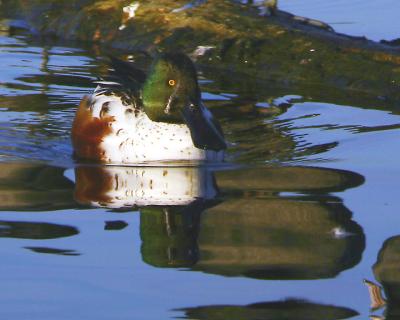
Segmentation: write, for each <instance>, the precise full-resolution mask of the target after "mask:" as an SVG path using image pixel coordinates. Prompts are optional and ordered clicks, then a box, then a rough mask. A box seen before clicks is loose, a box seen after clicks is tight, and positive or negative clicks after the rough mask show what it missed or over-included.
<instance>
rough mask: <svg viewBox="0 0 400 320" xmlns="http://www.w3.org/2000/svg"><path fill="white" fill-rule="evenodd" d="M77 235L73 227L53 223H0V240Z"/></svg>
mask: <svg viewBox="0 0 400 320" xmlns="http://www.w3.org/2000/svg"><path fill="white" fill-rule="evenodd" d="M78 233H79V232H78V230H77V229H76V228H74V227H71V226H64V225H60V224H54V223H44V222H22V221H0V238H19V239H34V240H39V239H55V238H62V237H70V236H74V235H76V234H78Z"/></svg>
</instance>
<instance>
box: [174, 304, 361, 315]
mask: <svg viewBox="0 0 400 320" xmlns="http://www.w3.org/2000/svg"><path fill="white" fill-rule="evenodd" d="M176 311H181V312H184V313H185V316H184V317H180V318H181V319H198V320H224V319H229V320H259V319H263V320H269V319H285V320H286V319H300V320H314V319H315V320H317V319H326V320H336V319H347V318H351V317H354V316H356V315H358V313H357V312H356V311H354V310H352V309H349V308H343V307H337V306H332V305H323V304H318V303H312V302H308V301H302V300H286V301H276V302H258V303H253V304H249V305H244V306H240V305H211V306H201V307H194V308H184V309H177V310H176Z"/></svg>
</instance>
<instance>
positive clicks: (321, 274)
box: [195, 198, 365, 279]
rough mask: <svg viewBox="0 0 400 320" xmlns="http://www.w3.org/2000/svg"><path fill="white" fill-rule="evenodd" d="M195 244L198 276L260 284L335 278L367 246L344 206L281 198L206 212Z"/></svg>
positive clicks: (229, 204) (246, 200)
mask: <svg viewBox="0 0 400 320" xmlns="http://www.w3.org/2000/svg"><path fill="white" fill-rule="evenodd" d="M342 233H343V234H345V235H346V236H343V237H340V236H337V234H342ZM198 242H199V248H200V256H201V257H202V258H201V260H200V261H199V262H198V263H197V265H196V266H195V269H196V270H202V271H206V272H211V273H217V274H222V275H228V276H235V275H245V276H249V277H255V278H263V279H315V278H329V277H334V276H336V275H337V274H338V273H339V272H341V271H343V270H344V269H348V268H350V267H352V266H354V265H356V264H357V263H358V262H359V261H360V259H361V253H362V252H363V249H364V245H365V244H364V235H363V233H362V229H361V228H360V226H358V225H357V224H356V223H355V222H353V221H352V220H351V213H350V212H349V211H348V210H347V209H346V208H345V207H344V206H343V205H342V204H340V203H334V204H333V203H329V202H327V203H324V202H322V203H320V202H319V201H301V200H289V199H279V198H277V199H274V198H270V199H252V198H243V199H238V200H231V201H226V202H224V203H222V204H220V205H219V206H217V207H215V208H212V209H210V210H207V211H206V213H205V214H204V215H203V217H202V224H201V231H200V235H199V240H198Z"/></svg>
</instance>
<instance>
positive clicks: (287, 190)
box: [0, 28, 400, 320]
mask: <svg viewBox="0 0 400 320" xmlns="http://www.w3.org/2000/svg"><path fill="white" fill-rule="evenodd" d="M1 30H2V31H1V34H0V63H1V66H2V68H1V70H2V72H1V78H0V157H1V158H0V159H1V163H0V167H1V170H0V176H1V180H0V188H1V192H0V200H1V201H0V209H1V211H0V237H1V239H0V242H1V245H0V255H1V263H0V270H1V273H0V283H1V284H2V286H1V290H0V306H1V308H0V315H1V317H2V318H4V319H39V318H40V319H76V318H81V319H172V318H183V319H210V320H211V319H213V320H215V319H216V320H218V319H230V320H236V319H239V320H242V319H247V320H249V319H250V320H251V319H254V320H255V319H345V318H353V319H365V318H367V317H368V316H369V315H371V314H375V315H382V314H385V315H386V316H387V318H388V319H394V318H397V316H398V315H399V313H400V310H398V307H397V305H398V303H399V301H400V295H399V292H400V291H399V290H400V270H399V268H398V266H399V261H400V237H399V235H400V228H399V222H400V216H399V208H400V198H399V197H398V192H399V184H398V177H399V174H400V167H399V165H398V163H399V160H400V153H399V150H400V148H399V147H400V139H399V138H400V132H399V129H398V128H399V126H400V116H399V115H398V113H396V112H393V111H392V110H391V107H390V106H387V105H385V104H384V102H382V104H380V105H376V106H371V105H370V103H368V101H370V100H369V98H368V97H367V96H365V97H364V96H354V95H353V94H351V93H349V94H346V96H347V98H346V99H347V100H346V99H345V100H343V98H340V100H339V99H337V101H336V96H332V95H330V93H331V92H327V93H325V92H320V91H313V90H312V89H310V90H309V91H307V92H300V91H298V90H297V89H296V88H290V87H288V88H281V87H278V88H277V87H275V86H274V84H272V83H263V82H259V81H257V80H256V79H248V78H247V79H243V78H239V77H238V78H235V77H232V75H231V74H224V73H221V72H218V74H216V73H215V71H213V70H207V69H202V70H200V71H201V86H202V90H203V93H204V100H205V103H206V104H207V105H208V106H209V107H210V108H211V109H212V110H213V112H214V113H215V114H216V115H217V116H218V118H219V119H220V120H221V123H222V126H223V128H224V131H225V133H226V137H227V139H228V140H229V142H230V143H231V147H230V149H229V154H228V156H227V162H226V164H225V165H223V166H220V167H206V166H203V167H200V168H198V167H189V168H185V167H169V168H157V167H153V168H143V167H142V168H134V167H133V168H132V167H93V166H85V165H78V164H76V163H75V162H74V161H73V160H72V158H71V153H72V150H71V145H70V141H69V132H70V128H71V122H72V119H73V115H74V110H75V108H76V105H77V103H78V102H79V100H80V99H81V98H82V96H83V95H84V94H87V93H90V92H91V90H92V89H93V85H92V84H91V81H92V80H93V79H95V77H96V75H98V74H102V73H104V72H105V71H106V69H107V66H106V64H105V63H104V61H105V59H104V58H103V57H104V54H105V53H103V52H100V51H98V48H96V47H92V48H86V49H83V48H78V47H76V46H74V45H72V44H68V45H67V44H65V43H64V44H58V43H55V42H52V43H48V42H41V41H39V40H37V39H36V40H33V39H29V38H27V37H26V36H24V35H18V34H14V35H12V36H11V35H10V34H9V32H8V30H6V29H5V28H3V29H1ZM134 58H135V59H137V61H138V63H141V64H143V65H146V64H147V63H148V61H146V59H145V58H144V57H142V56H135V57H134ZM358 95H359V93H358ZM346 101H347V103H346V104H347V105H343V104H344V102H346ZM353 101H358V104H357V105H353V104H354V103H352V102H353ZM150 181H152V182H150ZM364 279H367V280H369V281H372V282H374V283H376V284H380V285H381V286H383V289H384V293H382V295H383V297H385V298H386V299H387V302H386V305H384V302H383V300H382V301H380V300H379V297H380V296H379V292H380V291H379V288H378V287H377V289H376V290H375V300H374V301H373V302H374V304H375V307H376V306H378V305H379V306H380V307H381V308H380V309H378V310H370V305H371V301H370V298H369V294H368V287H367V286H366V284H364V283H363V280H364ZM376 292H377V293H376ZM379 302H381V303H379Z"/></svg>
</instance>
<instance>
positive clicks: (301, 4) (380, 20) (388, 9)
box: [278, 0, 400, 41]
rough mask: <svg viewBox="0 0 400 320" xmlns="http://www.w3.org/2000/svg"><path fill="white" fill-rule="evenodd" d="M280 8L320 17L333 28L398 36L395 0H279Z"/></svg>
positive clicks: (371, 36)
mask: <svg viewBox="0 0 400 320" xmlns="http://www.w3.org/2000/svg"><path fill="white" fill-rule="evenodd" d="M278 2H279V8H280V9H281V10H285V11H288V12H291V13H294V14H297V15H300V16H304V17H308V18H313V19H318V20H322V21H324V22H326V23H328V24H329V25H331V26H332V27H333V28H334V29H335V31H337V32H341V33H345V34H349V35H354V36H365V37H367V38H368V39H372V40H376V41H379V40H382V39H384V40H393V39H397V38H400V33H399V27H400V25H399V19H398V13H399V11H400V3H399V2H398V1H396V0H380V1H375V0H351V1H348V0H335V1H320V0H302V1H292V0H279V1H278Z"/></svg>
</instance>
